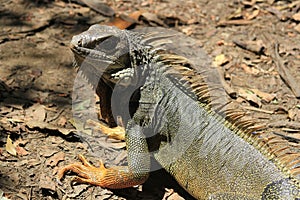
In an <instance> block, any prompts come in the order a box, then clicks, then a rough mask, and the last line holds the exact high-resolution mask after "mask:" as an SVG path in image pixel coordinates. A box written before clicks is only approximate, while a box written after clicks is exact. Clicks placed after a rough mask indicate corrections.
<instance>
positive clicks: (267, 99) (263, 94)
mask: <svg viewBox="0 0 300 200" xmlns="http://www.w3.org/2000/svg"><path fill="white" fill-rule="evenodd" d="M251 91H252V92H254V93H255V94H256V95H257V96H259V97H260V98H261V99H262V100H264V101H265V102H267V103H269V102H271V101H272V100H273V99H275V97H276V95H275V94H269V93H266V92H262V91H260V90H258V89H251Z"/></svg>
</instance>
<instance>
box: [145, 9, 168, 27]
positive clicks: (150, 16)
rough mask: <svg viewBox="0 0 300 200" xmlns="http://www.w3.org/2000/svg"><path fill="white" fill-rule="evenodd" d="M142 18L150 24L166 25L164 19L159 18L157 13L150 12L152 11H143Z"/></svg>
mask: <svg viewBox="0 0 300 200" xmlns="http://www.w3.org/2000/svg"><path fill="white" fill-rule="evenodd" d="M141 16H142V19H143V20H144V21H147V22H148V23H150V24H153V23H154V24H158V25H160V26H165V23H164V22H163V20H161V19H159V18H158V16H157V14H155V13H150V12H145V13H142V15H141Z"/></svg>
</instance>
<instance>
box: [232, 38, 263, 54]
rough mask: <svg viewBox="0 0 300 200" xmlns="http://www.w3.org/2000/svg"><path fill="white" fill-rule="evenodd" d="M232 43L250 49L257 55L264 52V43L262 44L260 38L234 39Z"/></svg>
mask: <svg viewBox="0 0 300 200" xmlns="http://www.w3.org/2000/svg"><path fill="white" fill-rule="evenodd" d="M233 43H234V44H235V45H237V46H238V47H240V48H242V49H245V50H247V51H250V52H252V53H255V54H258V55H261V54H264V50H265V45H264V44H263V41H262V40H255V41H250V40H249V41H240V40H234V41H233Z"/></svg>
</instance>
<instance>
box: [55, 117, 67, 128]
mask: <svg viewBox="0 0 300 200" xmlns="http://www.w3.org/2000/svg"><path fill="white" fill-rule="evenodd" d="M67 121H68V120H67V118H66V117H65V116H62V117H60V118H59V120H58V122H57V124H58V125H59V126H62V127H63V126H65V125H66V124H67Z"/></svg>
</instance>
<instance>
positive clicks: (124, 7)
mask: <svg viewBox="0 0 300 200" xmlns="http://www.w3.org/2000/svg"><path fill="white" fill-rule="evenodd" d="M97 2H98V1H96V0H94V1H93V0H82V1H79V0H78V1H76V0H74V1H73V0H72V1H67V0H2V1H1V2H0V5H1V6H0V27H1V28H0V199H24V200H25V199H170V200H171V199H173V200H175V199H193V198H192V197H191V196H189V195H188V194H187V193H186V192H184V191H183V190H182V189H181V188H180V187H179V186H178V185H177V184H176V182H175V181H174V180H173V179H172V178H171V177H170V176H168V174H167V173H165V172H164V171H163V170H160V171H156V172H153V173H152V174H151V176H150V178H149V180H148V181H147V182H146V183H145V184H144V185H142V186H138V187H136V188H129V189H123V190H107V189H101V188H100V187H93V186H88V185H84V184H77V185H71V184H70V181H71V179H72V177H74V174H68V175H67V176H66V177H65V179H63V180H62V181H61V182H59V181H57V180H56V174H57V170H58V169H59V168H60V167H62V166H64V165H66V164H69V163H72V162H76V161H78V158H77V155H78V154H79V153H81V154H84V155H85V156H86V157H87V159H88V160H90V161H91V162H92V163H94V164H95V165H98V161H97V160H98V159H99V158H101V159H102V160H104V161H105V164H106V166H111V165H120V164H125V163H126V152H125V145H124V142H120V141H116V140H113V139H107V137H106V136H104V135H102V134H100V133H99V134H98V135H97V137H96V136H95V137H86V138H85V137H84V136H83V137H82V136H77V135H76V134H75V133H76V131H75V129H77V130H81V132H86V133H89V132H91V130H90V129H85V128H84V124H79V125H78V124H77V125H76V124H75V122H74V119H73V118H74V113H73V112H72V95H73V103H74V98H75V97H74V94H73V91H74V80H75V77H76V70H75V69H74V67H73V65H72V61H73V57H72V53H71V51H70V50H69V47H68V45H69V42H70V40H71V38H72V36H73V35H76V34H79V33H81V32H82V31H84V30H86V29H87V28H88V27H89V26H90V25H92V24H96V23H100V24H104V23H105V24H107V23H109V22H110V24H114V25H117V26H119V27H120V26H121V27H126V28H134V27H136V26H137V25H138V26H141V27H146V26H159V27H165V28H169V29H173V30H177V31H180V32H182V33H184V34H186V35H188V36H190V37H193V38H195V39H197V40H198V41H199V43H200V44H201V46H203V49H204V50H205V51H206V52H207V54H208V55H210V57H211V58H212V61H213V62H214V63H215V65H216V66H217V67H218V69H219V71H220V72H221V74H223V75H224V76H222V77H221V79H222V80H221V81H222V83H223V85H224V87H225V89H226V91H227V93H228V95H229V96H230V98H232V100H233V101H236V102H238V103H239V104H241V105H242V106H243V107H244V108H245V109H246V110H247V111H248V112H249V113H251V115H253V118H255V119H256V120H257V121H258V122H259V121H261V120H263V121H264V122H265V121H267V125H268V127H269V128H272V129H276V130H278V132H280V135H278V137H281V138H284V139H286V140H287V141H288V142H290V144H291V146H292V147H293V148H294V149H295V151H297V152H299V151H300V150H299V149H300V146H299V140H300V100H299V98H300V84H299V83H300V42H299V41H300V1H287V0H282V1H280V0H278V1H276V0H230V1H220V0H209V1H208V0H188V1H183V0H164V1H163V0H157V1H155V0H132V1H120V0H114V1H110V0H106V1H104V3H105V4H103V3H99V2H98V3H97ZM130 17H131V18H130ZM133 21H134V22H133ZM178 45H180V44H178ZM76 87H77V88H75V89H77V90H80V86H76ZM75 99H76V98H75ZM95 99H96V98H95ZM73 106H74V104H73ZM75 106H76V108H77V109H79V110H82V111H83V112H85V113H86V114H87V115H89V113H91V112H93V110H94V109H97V108H95V107H96V106H95V104H94V102H89V101H88V102H87V101H85V100H80V99H78V100H77V101H76V104H75ZM94 114H95V113H94ZM96 118H97V117H96ZM87 141H89V142H87ZM89 143H96V145H95V144H94V145H93V147H95V148H97V149H93V150H92V151H91V150H90V147H89Z"/></svg>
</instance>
